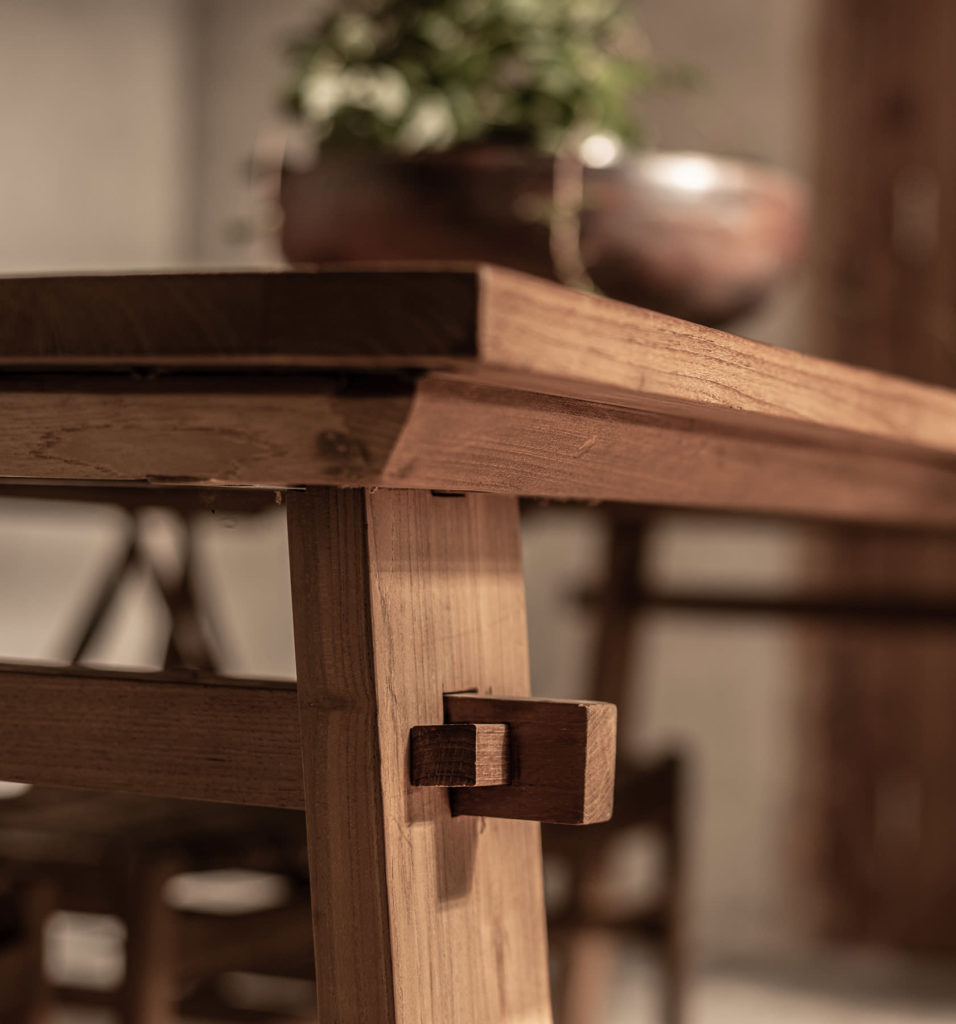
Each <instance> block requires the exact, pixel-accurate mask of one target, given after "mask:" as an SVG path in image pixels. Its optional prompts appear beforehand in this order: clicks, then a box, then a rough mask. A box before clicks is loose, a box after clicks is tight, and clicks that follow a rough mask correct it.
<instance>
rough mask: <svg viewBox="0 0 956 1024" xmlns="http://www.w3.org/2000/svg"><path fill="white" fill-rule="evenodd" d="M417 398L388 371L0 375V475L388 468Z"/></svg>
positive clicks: (308, 473) (285, 480)
mask: <svg viewBox="0 0 956 1024" xmlns="http://www.w3.org/2000/svg"><path fill="white" fill-rule="evenodd" d="M409 401H410V394H409V390H408V386H407V385H403V384H402V382H400V381H398V382H396V381H395V380H394V379H392V378H387V379H381V378H374V377H363V378H362V379H360V380H357V381H352V382H351V384H350V383H349V382H346V381H343V380H342V379H335V378H327V377H322V376H315V377H309V376H305V377H298V376H295V377H293V376H284V377H275V378H270V377H264V378H256V379H249V378H245V377H243V376H241V375H237V376H232V377H216V376H214V375H211V376H206V375H197V376H192V377H189V376H186V377H158V378H155V377H137V376H134V375H129V374H91V375H82V376H80V375H72V376H70V375H67V376H63V375H53V374H34V375H27V376H20V375H18V374H0V417H2V420H3V424H4V429H3V431H2V433H0V476H7V477H36V478H42V479H48V480H83V481H107V480H112V481H141V482H146V483H150V484H160V485H163V484H197V483H201V482H202V481H206V482H207V483H210V484H213V485H214V486H215V485H219V484H221V485H227V486H228V485H258V486H270V485H275V486H285V485H288V484H290V483H292V482H300V483H310V482H316V481H319V480H321V481H322V482H327V483H337V484H342V485H348V484H352V483H361V482H363V481H365V480H368V479H374V478H375V477H376V476H377V474H378V473H379V472H380V470H381V468H382V466H383V465H384V463H385V461H386V459H387V457H388V453H389V452H390V450H391V448H392V445H393V444H394V439H395V436H396V434H397V433H398V432H399V430H400V429H401V426H402V424H403V423H404V419H405V415H406V412H407V408H408V404H409Z"/></svg>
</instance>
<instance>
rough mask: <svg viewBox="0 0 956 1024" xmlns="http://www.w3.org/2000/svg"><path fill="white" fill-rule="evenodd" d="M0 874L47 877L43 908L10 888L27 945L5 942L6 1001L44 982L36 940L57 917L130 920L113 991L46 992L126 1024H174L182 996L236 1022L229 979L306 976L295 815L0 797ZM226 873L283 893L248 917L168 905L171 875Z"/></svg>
mask: <svg viewBox="0 0 956 1024" xmlns="http://www.w3.org/2000/svg"><path fill="white" fill-rule="evenodd" d="M0 866H2V867H0V870H3V868H5V869H6V871H7V872H8V873H10V874H14V873H15V872H18V871H21V872H22V871H23V870H26V869H27V868H29V870H30V872H31V873H32V874H33V876H34V877H36V878H39V879H42V886H40V887H39V893H41V894H42V896H43V900H44V902H42V903H40V902H39V899H40V897H39V895H37V894H34V893H33V889H30V888H27V889H24V890H22V891H21V890H19V889H17V888H14V889H13V890H12V892H13V894H14V896H16V900H15V911H16V914H17V915H18V917H17V918H16V919H17V920H20V921H21V922H22V924H21V931H23V930H24V929H25V930H26V932H27V933H28V934H29V936H30V942H28V943H26V946H24V943H23V942H22V941H21V942H20V946H21V947H23V948H20V947H17V946H13V947H11V949H12V952H11V953H10V959H11V961H13V962H16V963H17V966H16V967H10V968H9V971H7V972H6V973H4V971H3V969H2V967H0V982H2V983H3V984H2V986H0V1000H3V999H5V998H6V999H10V998H12V993H13V992H15V991H17V990H18V989H20V988H24V990H27V989H33V988H35V989H36V990H37V991H39V990H40V989H41V988H42V987H43V985H44V982H43V969H42V963H41V958H40V956H39V954H38V952H37V942H38V940H37V938H36V936H37V935H38V933H39V930H40V927H41V924H40V922H41V921H42V919H43V918H44V917H46V916H47V915H48V914H49V912H50V911H52V910H54V909H57V910H68V911H75V912H80V913H90V914H109V915H113V916H115V917H117V918H119V919H120V920H121V921H122V922H123V923H124V925H125V927H126V940H125V964H126V966H125V973H124V976H123V980H122V983H121V984H120V986H119V987H118V988H116V989H108V990H98V989H95V988H86V987H82V988H81V987H75V986H70V987H60V988H57V989H56V990H55V992H54V995H55V997H56V999H57V1001H58V1002H62V1003H67V1004H84V1005H89V1004H98V1005H103V1006H108V1007H110V1008H112V1009H113V1010H114V1011H116V1013H117V1014H118V1019H119V1020H120V1021H122V1022H123V1024H170V1022H171V1021H172V1020H174V1019H175V1018H176V1015H177V1013H178V1011H179V1009H180V1008H181V1007H183V1006H188V1005H189V1002H190V1000H198V1001H199V1004H200V1006H201V1011H202V1015H203V1017H204V1018H205V1019H209V1020H218V1019H236V1017H237V1013H236V1009H235V1008H234V1007H229V1006H228V1002H227V1000H226V999H225V998H224V997H223V998H219V999H218V1001H217V999H216V997H215V996H216V992H217V983H218V981H219V980H220V979H221V978H222V976H224V975H225V974H226V973H228V972H235V971H252V972H258V973H264V974H279V975H284V976H289V975H290V973H291V975H292V976H293V977H294V976H297V975H298V976H305V977H310V976H311V975H312V971H313V967H312V931H311V912H310V908H309V886H308V870H307V865H306V857H305V818H304V815H302V814H301V813H299V812H295V811H282V810H276V809H272V808H249V807H236V806H232V805H225V804H207V803H198V802H193V801H184V800H165V799H146V798H140V797H128V796H124V795H119V794H103V793H91V792H90V793H88V792H78V791H65V790H50V789H31V790H30V791H28V792H27V793H26V794H25V795H23V796H20V797H16V798H14V799H8V800H4V801H2V802H0ZM223 868H228V869H235V868H240V869H243V868H244V869H251V870H256V871H263V872H269V873H271V874H274V875H278V876H280V877H281V879H282V881H283V883H284V886H283V887H284V889H285V892H284V894H283V898H282V899H281V900H280V901H279V902H278V903H276V904H275V905H270V906H267V907H263V908H261V909H253V910H248V911H245V912H242V911H240V912H228V911H221V912H220V911H219V910H216V911H211V910H209V909H188V910H187V909H177V908H176V907H175V906H174V905H172V904H171V903H170V901H169V900H168V899H167V896H166V893H165V889H166V886H167V884H168V883H169V881H170V880H171V879H172V878H174V876H176V875H177V874H180V873H182V872H205V871H215V870H221V869H223ZM34 888H37V885H36V883H34ZM8 930H10V929H8ZM11 934H12V935H13V936H14V937H16V935H18V934H19V933H18V932H17V931H16V930H15V929H13V930H12V931H11ZM17 958H19V959H17ZM3 962H4V961H3V960H2V959H0V965H2V964H3ZM10 972H12V973H10ZM14 979H18V980H14ZM0 1005H3V1003H2V1001H0ZM0 1019H2V1020H4V1021H6V1019H7V1018H6V1017H0ZM259 1019H279V1018H268V1017H265V1016H263V1017H260V1018H259ZM25 1020H27V1021H29V1020H31V1018H30V1017H26V1018H25ZM17 1024H19V1021H18V1022H17Z"/></svg>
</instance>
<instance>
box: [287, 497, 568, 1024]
mask: <svg viewBox="0 0 956 1024" xmlns="http://www.w3.org/2000/svg"><path fill="white" fill-rule="evenodd" d="M288 502H289V504H288V514H289V555H290V562H291V571H292V603H293V614H294V622H295V644H296V664H297V674H298V688H299V708H300V722H301V734H302V747H303V762H304V783H305V793H306V819H307V825H308V844H309V858H310V868H311V873H312V900H313V930H314V936H315V955H316V974H317V984H318V1006H319V1012H318V1017H319V1020H320V1021H323V1022H325V1021H328V1022H329V1024H332V1022H334V1024H451V1022H454V1024H551V1021H552V1016H551V1006H550V996H549V992H548V974H547V938H546V932H545V916H544V896H543V886H542V879H541V849H540V831H539V826H538V825H537V824H536V823H533V822H523V821H506V820H501V819H495V818H474V817H467V816H462V817H452V815H451V812H450V808H449V802H448V796H447V792H446V791H444V790H441V789H435V788H413V787H411V786H410V784H409V770H408V741H409V732H410V729H411V727H412V726H414V725H423V724H438V723H440V722H442V721H443V717H444V711H443V692H451V691H455V690H468V689H476V690H477V691H478V692H480V693H501V694H512V695H519V696H521V695H526V694H528V692H529V686H530V684H529V676H528V662H527V637H526V630H525V612H524V586H523V580H522V575H521V564H520V549H519V530H518V507H517V501H516V500H514V499H511V498H501V497H494V496H488V495H433V494H429V493H424V492H411V491H393V490H375V491H368V492H363V491H361V490H336V489H331V488H330V489H325V488H323V489H318V490H314V491H305V492H292V493H291V494H290V495H289V496H288Z"/></svg>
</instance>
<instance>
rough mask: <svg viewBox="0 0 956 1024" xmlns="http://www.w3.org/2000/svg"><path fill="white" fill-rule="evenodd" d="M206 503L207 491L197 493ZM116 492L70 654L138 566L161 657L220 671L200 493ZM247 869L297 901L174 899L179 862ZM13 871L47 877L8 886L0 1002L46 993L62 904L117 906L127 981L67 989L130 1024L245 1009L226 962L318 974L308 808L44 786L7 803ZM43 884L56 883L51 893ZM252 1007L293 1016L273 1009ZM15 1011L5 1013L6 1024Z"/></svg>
mask: <svg viewBox="0 0 956 1024" xmlns="http://www.w3.org/2000/svg"><path fill="white" fill-rule="evenodd" d="M45 493H46V494H47V496H48V497H49V498H51V499H54V500H64V499H66V500H71V501H76V500H79V501H90V502H98V501H102V492H100V491H97V490H95V489H91V488H85V489H84V488H72V487H56V488H52V487H51V488H49V489H48V490H47V491H46V492H45ZM35 496H36V493H35V492H33V494H31V497H35ZM203 500H204V499H203V497H202V496H201V495H200V496H199V498H198V501H199V502H200V503H201V502H202V501H203ZM229 500H230V503H231V504H230V508H229V509H228V511H233V510H234V503H235V502H237V501H238V502H239V505H238V506H237V507H238V508H239V510H240V511H246V512H255V511H259V510H260V509H262V508H265V507H268V506H269V505H271V503H272V502H271V496H270V495H266V496H265V497H263V496H262V495H258V494H256V495H253V496H252V497H248V496H245V495H239V496H238V498H233V497H230V499H229ZM109 501H110V503H111V504H116V505H119V506H120V507H121V508H122V509H123V510H124V512H125V532H124V536H123V537H122V542H121V544H120V547H119V551H118V554H117V556H116V557H115V560H114V562H113V563H112V564H111V565H108V566H107V567H106V568H105V569H104V571H103V573H102V576H101V578H100V579H99V580H98V581H97V584H96V585H95V586H94V587H92V588H91V594H90V598H89V600H88V602H87V607H86V608H85V610H84V612H83V614H82V616H81V618H80V620H79V622H77V623H75V624H74V626H73V628H72V630H71V638H70V639H68V641H67V643H66V648H67V649H66V651H65V652H64V653H65V654H66V656H67V659H68V660H70V661H72V662H73V663H77V662H79V661H80V660H81V659H83V658H84V657H85V656H86V655H87V654H88V652H89V651H90V649H91V647H92V645H93V643H94V641H95V640H96V638H97V636H98V634H99V632H100V630H101V629H102V627H103V626H104V623H105V622H106V619H107V617H108V615H109V613H110V611H111V609H112V608H113V607H114V604H115V602H116V601H117V599H118V596H119V594H120V591H121V588H122V587H123V585H124V583H125V581H126V580H127V578H128V577H129V574H130V573H131V572H134V571H137V570H138V571H144V572H146V573H147V574H148V575H149V576H150V577H151V578H152V580H153V581H154V583H155V584H156V589H157V592H158V594H159V596H160V598H161V600H162V602H163V603H164V604H165V607H166V609H167V611H168V613H169V622H170V625H169V633H168V638H167V642H166V645H165V653H164V656H163V666H162V667H163V668H164V669H167V670H172V671H173V672H175V671H178V670H185V671H187V672H190V671H195V670H198V671H200V672H201V671H208V670H212V669H215V667H216V664H217V661H218V657H217V652H216V651H215V649H214V646H213V644H212V643H211V642H210V630H209V628H208V624H207V623H204V622H203V621H202V618H201V612H200V602H199V599H198V588H197V581H196V563H195V558H194V554H193V544H192V533H193V519H194V516H195V513H196V512H197V510H198V509H197V505H196V502H197V498H196V497H195V496H193V495H190V494H184V495H183V494H179V493H176V492H171V493H169V494H163V495H156V494H145V493H144V492H137V491H135V490H131V491H129V492H122V491H117V492H113V493H111V494H110V496H109ZM155 505H163V506H164V507H166V508H167V509H168V510H169V514H170V515H171V516H176V517H178V518H179V520H180V528H179V529H178V530H177V531H176V532H177V533H178V535H179V537H180V550H179V552H178V563H179V565H178V570H177V567H175V566H172V567H171V566H169V565H162V564H158V563H157V561H156V559H155V558H154V556H153V554H152V552H151V551H150V548H149V546H148V545H147V544H145V543H144V538H143V531H142V528H141V522H140V520H139V518H138V512H139V511H140V509H141V508H143V507H145V506H155ZM199 507H201V504H200V506H199ZM235 868H239V869H253V870H259V871H266V872H270V873H273V874H275V875H279V876H281V878H282V879H283V880H284V882H285V886H286V889H287V899H286V900H285V901H284V902H283V903H282V904H281V905H278V906H274V907H270V908H268V909H265V910H257V911H252V912H248V913H238V914H220V913H209V912H202V911H199V910H192V911H189V910H176V909H175V908H174V907H173V906H171V905H170V904H169V902H168V901H167V900H166V898H165V896H164V890H165V888H166V886H167V883H169V881H170V879H172V878H173V877H174V876H175V875H177V874H179V873H181V872H193V871H212V870H222V869H235ZM4 869H6V871H7V872H8V873H22V872H23V871H24V870H25V869H29V871H30V872H32V874H33V876H34V877H36V878H39V879H42V883H38V882H34V883H31V887H28V888H26V889H24V890H22V891H21V890H20V889H14V890H13V891H12V892H11V894H10V896H9V901H10V907H9V909H8V916H10V918H11V920H14V919H15V920H22V921H23V922H24V924H23V927H26V928H27V930H28V931H29V941H26V939H24V938H23V937H22V936H19V932H17V931H16V929H15V928H13V926H11V927H10V928H9V929H8V930H9V931H10V942H9V948H8V949H7V950H6V951H2V949H3V947H2V946H0V1007H3V1009H4V1011H5V1012H10V1013H12V1012H13V1011H12V1010H11V1011H6V1005H7V1004H5V1003H4V1002H3V1000H4V999H6V1000H7V1001H8V1002H10V1001H11V1000H13V999H14V998H15V993H17V992H22V993H27V992H33V991H34V990H35V991H36V992H37V993H40V992H41V991H42V990H44V988H45V987H46V986H45V982H44V978H43V966H42V954H41V952H40V950H41V945H40V941H41V940H40V938H39V936H40V933H41V932H42V919H43V918H45V917H47V916H48V914H49V913H50V912H51V911H52V910H54V909H57V910H69V911H78V912H85V913H95V914H110V915H114V916H116V917H118V918H119V919H120V920H121V921H122V922H123V924H124V925H125V928H126V941H125V962H126V966H125V974H124V978H123V981H122V984H121V985H120V987H119V988H118V989H116V990H109V991H97V990H95V989H86V988H76V987H71V988H60V989H58V990H57V991H56V992H55V996H56V998H57V1000H58V1001H60V1002H65V1003H77V1004H91V1003H92V1004H101V1005H105V1006H109V1007H111V1008H112V1009H113V1010H114V1011H116V1012H117V1014H118V1017H119V1020H120V1021H122V1022H123V1024H169V1022H171V1021H172V1020H173V1019H174V1018H175V1017H176V1015H177V1013H178V1011H179V1010H180V1009H183V1008H190V1009H191V1010H193V1009H194V1010H195V1013H196V1015H197V1016H201V1017H202V1018H203V1019H204V1020H220V1019H222V1020H227V1019H229V1020H235V1019H237V1017H239V1018H241V1016H242V1015H241V1014H240V1013H239V1012H238V1010H237V1008H236V1007H234V1006H230V1005H229V1004H228V1001H227V1000H226V999H225V998H224V996H223V995H222V992H221V986H220V985H219V984H218V983H219V981H220V979H221V978H222V977H223V976H224V975H226V974H227V973H228V972H235V971H255V972H260V973H264V974H279V975H288V974H289V973H292V974H294V975H301V976H304V977H312V976H313V975H314V963H313V953H312V926H311V912H310V907H309V887H308V869H307V863H306V846H305V816H304V815H303V814H302V813H300V812H295V811H282V810H276V809H272V808H255V807H247V806H236V805H221V804H207V803H197V802H190V801H183V800H168V799H157V798H147V797H137V796H125V795H120V794H115V793H93V792H84V791H75V790H50V789H36V788H35V789H31V790H29V791H28V792H27V793H26V794H24V795H22V796H19V797H16V798H14V799H7V800H0V872H3V871H4ZM0 877H2V876H0ZM34 890H36V893H42V894H44V898H45V901H46V902H45V903H44V904H42V905H41V903H39V902H38V900H39V899H40V897H39V895H36V894H35V892H34ZM0 925H2V920H0ZM0 942H2V935H0ZM24 999H26V1002H24ZM31 999H32V1003H36V1005H37V1006H39V1005H40V1004H41V1003H42V1002H43V1001H44V998H43V997H41V996H39V995H37V996H35V997H31V998H29V999H28V998H26V997H25V996H24V997H23V998H21V1000H20V1001H21V1002H24V1005H27V1004H28V1003H31ZM32 1003H31V1005H32ZM11 1005H12V1004H11ZM18 1012H20V1013H21V1016H20V1017H15V1016H13V1017H11V1018H10V1019H11V1021H14V1022H15V1024H21V1021H22V1022H23V1024H34V1019H35V1018H34V1017H32V1016H30V1015H29V1014H30V1013H39V1012H40V1011H39V1010H36V1011H34V1010H32V1009H31V1010H23V1011H18ZM24 1014H26V1016H23V1015H24ZM253 1018H254V1019H256V1020H270V1021H272V1020H279V1019H285V1018H284V1017H283V1016H281V1015H280V1016H272V1015H269V1014H268V1013H266V1014H259V1015H252V1016H250V1019H253ZM7 1019H8V1018H7V1016H6V1015H5V1013H0V1021H2V1022H6V1021H7ZM36 1019H37V1020H39V1018H36ZM300 1019H301V1017H300Z"/></svg>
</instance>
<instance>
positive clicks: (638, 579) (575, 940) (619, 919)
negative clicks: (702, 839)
mask: <svg viewBox="0 0 956 1024" xmlns="http://www.w3.org/2000/svg"><path fill="white" fill-rule="evenodd" d="M595 514H598V515H601V516H602V518H603V528H604V535H605V556H604V563H603V579H602V580H601V581H600V582H599V583H598V585H597V586H596V587H595V588H594V589H593V590H590V591H589V592H587V593H586V594H584V595H583V596H582V602H583V603H584V605H585V606H586V607H588V608H590V609H591V610H592V611H593V612H594V613H595V616H596V620H597V621H596V630H595V639H594V646H593V653H592V663H591V664H592V675H591V685H590V688H589V690H588V692H586V693H584V694H582V696H586V697H588V698H589V699H594V700H602V701H611V702H613V703H614V704H616V705H617V706H618V714H619V716H620V719H619V720H620V721H621V722H622V723H623V722H626V721H627V714H628V709H629V707H631V706H633V703H634V699H635V696H636V695H635V694H634V693H633V692H631V686H630V682H631V669H632V667H633V664H634V658H635V654H636V650H635V647H636V644H635V640H636V634H637V630H638V628H639V613H640V609H641V606H642V603H643V597H644V588H643V575H644V564H645V557H644V556H645V545H646V538H647V513H646V512H642V511H641V510H640V509H635V508H628V507H622V506H616V505H612V504H608V505H603V506H601V507H600V508H599V509H597V510H595ZM624 735H625V730H624V729H623V728H620V729H619V730H618V742H619V750H618V765H617V782H616V785H615V797H614V816H613V818H612V819H611V820H610V821H608V822H606V823H604V824H602V825H596V826H593V827H591V828H588V829H564V830H561V829H555V828H550V827H548V826H545V827H544V832H543V835H544V849H545V856H546V858H547V859H548V860H549V861H551V862H555V861H556V862H559V863H561V864H563V866H564V868H565V871H566V873H567V876H568V885H567V887H566V892H565V894H564V896H563V898H562V899H561V900H560V901H558V902H557V903H556V904H555V905H553V906H552V907H551V910H550V927H551V934H552V948H553V949H554V950H555V952H556V955H557V956H558V958H559V969H558V980H557V985H556V992H555V1016H556V1019H557V1021H558V1022H559V1024H594V1022H595V1021H599V1020H603V1019H605V1016H606V1009H607V1003H608V998H609V994H610V988H611V983H612V972H613V969H614V966H615V959H616V953H617V951H618V949H619V943H620V940H621V939H622V938H625V937H629V938H632V939H637V940H640V941H642V942H646V943H648V944H649V945H650V946H651V947H652V948H653V949H654V951H655V955H656V956H657V957H658V959H659V962H660V965H661V972H662V975H661V978H662V994H661V1020H662V1021H663V1022H664V1024H681V1022H682V1021H683V1019H684V998H685V987H686V978H685V974H686V967H685V959H686V957H685V948H684V947H685V938H684V933H685V921H684V917H685V908H684V890H685V860H686V854H685V833H684V829H683V821H682V819H683V815H684V811H685V808H684V790H685V786H684V778H685V774H686V765H685V759H684V757H683V756H682V755H680V754H679V753H678V752H668V753H666V754H664V755H662V756H660V757H657V758H655V759H637V758H634V757H633V756H632V755H629V754H628V753H626V752H624V751H623V750H622V749H621V746H620V745H621V740H622V737H623V736H624ZM635 833H640V834H642V835H645V836H647V837H648V838H649V840H650V841H651V842H652V843H654V844H656V845H657V846H658V848H659V851H660V854H661V856H660V857H659V858H658V862H659V868H660V878H659V883H658V888H657V892H656V894H655V895H654V896H653V897H652V898H651V900H650V902H649V904H647V905H645V906H640V907H637V908H628V909H625V910H623V911H622V910H621V909H620V907H619V906H618V905H617V904H616V903H615V901H614V896H613V894H610V895H609V894H608V891H607V890H608V872H609V862H610V857H611V853H612V850H613V847H614V846H615V844H616V843H618V842H619V841H621V840H622V839H624V838H625V837H627V836H629V835H633V834H635Z"/></svg>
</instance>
